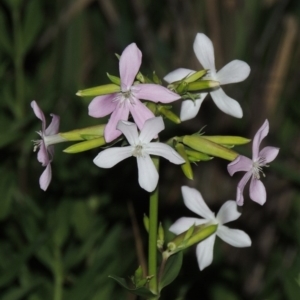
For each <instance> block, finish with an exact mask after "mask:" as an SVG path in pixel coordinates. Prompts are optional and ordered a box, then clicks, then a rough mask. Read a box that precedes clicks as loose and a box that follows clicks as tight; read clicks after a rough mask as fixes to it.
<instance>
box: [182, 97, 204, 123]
mask: <svg viewBox="0 0 300 300" xmlns="http://www.w3.org/2000/svg"><path fill="white" fill-rule="evenodd" d="M206 95H207V93H202V94H200V99H197V100H195V101H193V100H189V99H188V100H184V101H182V103H181V109H180V120H181V121H187V120H190V119H193V118H195V117H196V115H197V114H198V112H199V110H200V107H201V104H202V102H203V100H204V99H205V97H206Z"/></svg>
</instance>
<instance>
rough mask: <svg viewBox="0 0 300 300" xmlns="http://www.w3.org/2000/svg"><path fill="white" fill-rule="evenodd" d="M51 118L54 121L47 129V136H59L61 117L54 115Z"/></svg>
mask: <svg viewBox="0 0 300 300" xmlns="http://www.w3.org/2000/svg"><path fill="white" fill-rule="evenodd" d="M50 116H51V117H52V121H51V123H50V125H49V126H48V127H47V129H46V130H45V135H46V136H48V135H54V134H57V133H58V131H59V121H60V117H59V116H57V115H54V114H50Z"/></svg>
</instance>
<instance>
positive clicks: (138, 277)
mask: <svg viewBox="0 0 300 300" xmlns="http://www.w3.org/2000/svg"><path fill="white" fill-rule="evenodd" d="M142 279H143V269H142V267H141V266H139V267H138V268H137V269H136V270H135V272H134V277H133V283H134V284H135V285H137V283H139V282H140V281H141V280H142Z"/></svg>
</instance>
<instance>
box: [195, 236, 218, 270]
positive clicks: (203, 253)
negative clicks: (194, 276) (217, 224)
mask: <svg viewBox="0 0 300 300" xmlns="http://www.w3.org/2000/svg"><path fill="white" fill-rule="evenodd" d="M215 239H216V235H215V234H213V235H211V236H210V237H208V238H207V239H206V240H204V241H202V242H201V243H199V244H198V245H197V248H196V255H197V260H198V265H199V268H200V270H201V271H202V270H203V269H205V268H206V267H208V266H209V265H210V264H211V263H212V261H213V257H214V244H215Z"/></svg>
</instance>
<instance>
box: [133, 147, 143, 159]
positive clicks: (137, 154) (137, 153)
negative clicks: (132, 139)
mask: <svg viewBox="0 0 300 300" xmlns="http://www.w3.org/2000/svg"><path fill="white" fill-rule="evenodd" d="M143 150H144V149H143V145H141V144H138V145H136V146H135V147H134V149H133V151H132V155H133V156H135V157H143Z"/></svg>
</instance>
